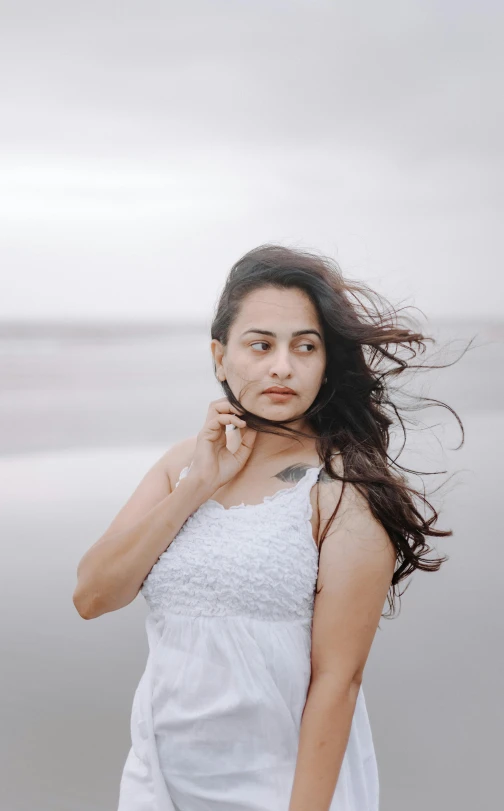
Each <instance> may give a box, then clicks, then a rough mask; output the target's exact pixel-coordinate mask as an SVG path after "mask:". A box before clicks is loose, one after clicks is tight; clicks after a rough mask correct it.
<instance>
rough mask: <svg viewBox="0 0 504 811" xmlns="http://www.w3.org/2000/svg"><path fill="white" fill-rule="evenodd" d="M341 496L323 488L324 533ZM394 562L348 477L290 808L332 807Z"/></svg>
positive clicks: (323, 592) (324, 580)
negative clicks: (365, 669)
mask: <svg viewBox="0 0 504 811" xmlns="http://www.w3.org/2000/svg"><path fill="white" fill-rule="evenodd" d="M340 495H341V483H339V482H337V481H333V480H331V481H330V482H328V483H327V484H324V485H323V486H322V487H321V488H320V530H319V537H320V535H321V533H322V531H323V529H324V527H325V525H326V523H327V521H328V518H329V516H330V515H331V514H332V512H333V511H334V509H335V507H336V503H337V501H338V499H339V498H340ZM395 563H396V552H395V548H394V546H393V544H392V542H391V540H390V538H389V536H388V534H387V532H386V531H385V529H384V527H383V526H382V524H381V523H380V522H379V521H377V520H376V519H375V518H374V516H373V514H372V513H371V510H370V508H369V505H368V503H367V501H366V499H365V498H364V497H363V496H362V495H361V494H360V493H359V492H358V491H357V490H356V489H355V487H354V486H353V485H349V484H346V485H345V489H344V491H343V496H342V497H341V504H340V508H339V510H338V513H337V515H336V518H335V519H334V522H333V524H332V525H331V527H330V530H329V532H328V533H327V536H326V538H325V540H324V542H323V544H322V547H321V551H320V562H319V572H318V580H317V592H319V593H317V594H316V597H315V604H314V611H313V625H312V648H311V667H312V674H311V681H310V686H309V689H308V694H307V698H306V703H305V707H304V711H303V716H302V720H301V729H300V736H299V746H298V755H297V762H296V770H295V774H294V781H293V786H292V792H291V798H290V803H289V811H328V809H329V808H330V805H331V800H332V798H333V794H334V790H335V788H336V783H337V781H338V777H339V773H340V769H341V764H342V762H343V757H344V754H345V751H346V747H347V743H348V738H349V735H350V729H351V724H352V718H353V714H354V709H355V704H356V701H357V696H358V693H359V689H360V685H361V682H362V676H363V672H364V667H365V664H366V660H367V657H368V654H369V651H370V649H371V644H372V642H373V639H374V635H375V633H376V629H377V627H378V623H379V621H380V617H381V614H382V611H383V607H384V603H385V600H386V597H387V592H388V590H389V588H390V584H391V580H392V576H393V573H394V568H395Z"/></svg>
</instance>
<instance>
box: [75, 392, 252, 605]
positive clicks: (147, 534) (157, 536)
mask: <svg viewBox="0 0 504 811" xmlns="http://www.w3.org/2000/svg"><path fill="white" fill-rule="evenodd" d="M227 425H235V426H236V427H244V428H246V430H245V432H244V434H243V437H242V438H241V443H240V445H239V447H238V449H237V450H236V451H235V452H234V453H232V452H231V451H230V450H229V449H228V448H227V442H226V426H227ZM256 436H257V432H256V431H254V430H253V429H249V428H247V426H246V422H245V420H243V419H241V418H240V417H239V416H238V410H237V409H236V408H235V407H234V406H232V405H231V404H230V403H229V400H228V399H227V397H221V398H220V399H218V400H213V401H212V402H211V403H210V406H209V408H208V413H207V417H206V420H205V423H204V425H203V428H202V429H201V431H200V432H199V434H198V435H197V436H196V437H190V438H189V439H185V440H183V441H182V442H179V443H177V444H176V445H174V446H173V447H172V448H170V450H169V451H168V452H167V453H165V454H164V456H162V457H161V459H159V460H158V461H157V462H156V464H155V465H154V466H153V467H152V468H151V470H149V472H148V473H147V474H146V475H145V476H144V478H143V479H142V481H141V482H140V484H139V485H138V487H137V489H136V490H135V492H134V493H133V495H132V496H131V498H130V499H129V500H128V501H127V503H126V504H125V505H124V507H123V508H122V510H121V511H120V512H119V513H118V514H117V516H116V517H115V518H114V520H113V521H112V523H111V525H110V526H109V528H108V529H107V531H106V532H105V533H104V534H103V535H102V536H101V538H99V540H98V541H96V543H95V544H93V546H92V547H91V548H90V549H88V551H87V552H86V554H85V555H84V557H83V558H82V559H81V561H80V563H79V565H78V567H77V578H78V580H77V586H76V588H75V591H74V594H73V603H74V605H75V607H76V609H77V611H78V612H79V614H80V615H81V617H83V618H84V619H93V618H94V617H99V616H101V614H106V613H108V612H109V611H117V609H118V608H123V607H124V606H125V605H128V603H131V602H132V600H134V599H135V597H136V596H137V594H138V592H139V590H140V587H141V585H142V583H143V581H144V580H145V578H146V577H147V575H148V574H149V572H150V570H151V569H152V567H153V566H154V564H155V563H156V561H157V559H158V558H159V556H160V555H162V553H163V552H164V551H165V550H166V548H167V547H168V546H169V545H170V544H171V542H172V541H173V539H174V537H175V536H176V535H177V533H178V531H179V529H180V528H181V527H182V525H183V524H184V522H185V521H186V520H187V518H188V517H189V516H190V515H191V514H192V513H193V512H195V510H197V509H198V507H200V506H201V504H203V503H204V502H205V501H207V499H209V498H210V496H212V495H213V493H214V492H215V491H216V490H218V489H219V488H220V487H221V486H222V485H223V484H225V483H226V482H228V481H229V480H230V479H231V478H233V477H234V476H236V474H237V472H238V471H240V470H241V469H242V468H243V466H244V465H245V464H246V462H247V460H248V458H249V456H250V453H251V451H252V447H253V445H254V442H255V438H256ZM191 457H192V466H191V472H190V473H189V475H188V476H186V477H185V478H184V479H181V480H180V483H179V485H178V487H176V488H175V487H173V488H172V486H171V483H170V477H169V475H168V470H170V471H175V470H176V471H179V470H180V469H181V467H182V466H183V465H184V464H185V460H187V459H188V458H191ZM177 475H178V474H177Z"/></svg>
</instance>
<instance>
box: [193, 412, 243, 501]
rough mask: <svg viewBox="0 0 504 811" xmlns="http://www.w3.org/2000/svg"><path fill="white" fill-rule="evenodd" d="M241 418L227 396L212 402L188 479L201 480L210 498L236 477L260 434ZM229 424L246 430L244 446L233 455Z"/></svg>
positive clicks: (199, 437)
mask: <svg viewBox="0 0 504 811" xmlns="http://www.w3.org/2000/svg"><path fill="white" fill-rule="evenodd" d="M238 415H239V411H238V409H236V408H235V407H234V406H232V405H231V403H230V402H229V400H228V398H227V397H221V398H220V399H219V400H213V401H212V402H211V403H210V406H209V408H208V414H207V418H206V420H205V424H204V425H203V428H202V429H201V431H200V432H199V434H198V437H197V442H196V448H195V451H194V454H193V460H192V463H191V469H190V471H189V473H188V477H189V476H191V478H192V477H194V478H196V479H198V481H200V482H201V483H202V484H203V485H204V487H205V488H207V489H208V492H209V493H210V495H212V494H213V493H215V491H216V490H218V489H219V488H220V487H222V486H223V485H224V484H226V483H227V482H228V481H229V480H230V479H232V478H233V477H234V476H236V474H237V473H238V472H239V471H240V470H241V469H242V467H244V465H245V464H246V462H247V460H248V458H249V456H250V454H251V452H252V448H253V447H254V442H255V440H256V436H257V431H254V430H253V429H252V428H247V423H246V422H245V420H242V419H241V417H239V416H238ZM226 425H235V426H236V427H237V428H242V429H243V428H246V430H245V432H244V434H243V436H242V438H241V444H240V446H239V447H238V449H237V450H236V451H235V452H234V453H231V451H230V450H228V448H227V446H226ZM209 497H210V496H209Z"/></svg>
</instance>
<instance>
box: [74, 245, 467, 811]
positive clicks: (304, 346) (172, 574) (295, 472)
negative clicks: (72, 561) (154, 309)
mask: <svg viewBox="0 0 504 811" xmlns="http://www.w3.org/2000/svg"><path fill="white" fill-rule="evenodd" d="M359 295H360V296H364V297H365V298H367V299H368V305H367V306H364V305H363V304H362V302H361V301H360V299H359ZM374 296H376V294H373V293H372V291H370V290H369V289H368V288H366V287H365V286H364V285H357V284H355V283H353V284H352V283H350V282H348V281H347V280H345V279H344V278H343V276H342V275H341V273H340V271H339V268H338V266H337V265H336V264H335V263H334V262H331V261H330V260H328V259H326V258H322V257H319V256H316V255H314V254H310V253H307V252H302V251H295V250H291V249H289V248H285V247H281V246H275V245H266V246H261V247H259V248H257V249H255V250H252V251H250V252H249V253H248V254H246V255H245V256H244V257H242V258H241V259H240V260H239V261H238V262H237V263H236V264H235V265H234V267H233V268H232V270H231V272H230V274H229V277H228V279H227V282H226V285H225V287H224V290H223V292H222V295H221V297H220V301H219V304H218V307H217V311H216V315H215V318H214V321H213V324H212V330H211V335H212V341H211V351H212V355H213V361H214V371H215V374H216V376H217V379H218V380H219V381H220V383H221V384H222V387H223V390H224V392H225V396H224V397H222V398H221V399H218V400H216V401H214V402H212V403H211V404H210V407H209V409H208V414H207V417H206V420H205V423H204V425H203V427H202V428H201V430H200V432H199V433H198V434H197V435H196V436H193V437H190V438H188V439H185V440H183V441H181V442H179V443H177V444H176V445H175V446H174V447H172V448H171V449H170V450H169V451H168V452H167V453H166V454H164V456H163V457H162V458H161V459H160V460H159V461H158V462H157V463H156V464H155V465H154V466H153V468H152V469H151V470H150V471H149V472H148V473H147V475H146V476H145V477H144V479H143V480H142V482H141V483H140V484H139V486H138V488H137V489H136V491H135V492H134V493H133V495H132V496H131V498H130V499H129V501H128V502H127V503H126V505H125V506H124V507H123V508H122V510H121V511H120V512H119V514H118V515H117V516H116V518H115V519H114V520H113V521H112V524H111V525H110V527H109V528H108V530H107V531H106V532H105V534H104V535H103V536H102V538H100V539H99V541H97V543H95V544H94V546H92V547H91V549H90V550H88V552H87V553H86V555H85V556H84V557H83V559H82V561H81V562H80V564H79V569H78V584H77V588H76V591H75V594H74V603H75V605H76V607H77V609H78V611H79V613H80V614H81V615H82V616H83V617H85V618H91V617H97V616H100V615H101V614H104V613H106V612H107V611H115V610H117V609H118V608H121V607H122V606H124V605H127V604H128V603H130V602H131V601H132V600H133V599H134V598H135V596H136V595H137V593H138V592H139V590H141V591H142V594H143V596H144V597H145V599H146V601H147V603H148V606H149V614H148V617H147V621H146V627H147V633H148V640H149V656H148V660H147V665H146V668H145V671H144V673H143V675H142V678H141V679H140V683H139V685H138V688H137V690H136V692H135V696H134V700H133V707H132V716H131V748H130V751H129V753H128V757H127V760H126V763H125V765H124V769H123V773H122V778H121V784H120V792H119V794H120V796H119V809H118V811H175V810H176V811H223V809H230V811H306V809H310V811H328V809H330V811H377V809H378V794H379V789H378V771H377V762H376V757H375V751H374V746H373V738H372V734H371V729H370V724H369V719H368V715H367V711H366V704H365V699H364V693H363V690H362V678H363V672H364V667H365V664H366V660H367V657H368V654H369V651H370V648H371V644H372V641H373V637H374V635H375V632H376V629H377V626H378V623H379V620H380V617H381V615H382V609H383V605H384V602H385V599H386V598H389V604H390V605H391V607H393V604H394V603H393V599H392V600H391V599H390V597H389V591H390V590H392V592H393V591H394V589H395V588H396V586H397V584H398V582H399V581H400V580H401V579H403V578H404V577H405V576H406V575H407V574H409V573H411V572H412V571H414V569H415V568H422V569H424V570H426V571H435V570H437V569H439V567H440V565H441V563H442V562H443V561H444V560H445V559H446V558H441V559H435V560H430V561H428V562H426V561H423V560H422V558H423V557H424V556H425V555H426V553H427V552H429V551H430V549H429V546H428V545H427V544H426V542H425V538H426V536H429V535H430V536H438V537H439V536H446V535H451V534H452V533H451V531H441V530H435V529H434V528H433V526H432V525H433V523H434V521H435V519H437V513H436V512H435V510H433V508H431V509H432V510H433V516H432V517H431V518H429V519H423V518H422V517H421V515H420V512H419V511H418V509H417V507H416V505H415V501H414V500H415V497H419V498H422V497H421V496H419V494H418V493H416V492H415V491H414V490H412V489H411V488H410V487H409V486H408V485H407V483H406V479H405V477H404V476H403V475H402V474H400V473H398V472H397V471H396V470H394V469H393V468H394V466H396V467H399V466H398V464H397V462H395V461H394V460H392V459H390V457H389V456H388V453H387V448H388V444H389V433H388V430H389V427H390V426H391V424H392V421H393V420H392V416H391V415H390V414H389V413H387V410H392V411H393V412H395V413H396V415H398V410H397V406H396V405H395V404H394V403H393V402H392V401H391V400H390V399H389V391H388V388H387V385H386V383H387V378H388V376H389V375H397V374H398V373H400V372H402V371H404V370H405V369H407V368H408V364H407V363H406V361H404V360H403V359H401V358H400V350H401V349H402V348H404V347H406V348H407V351H409V352H410V355H413V356H414V354H415V352H414V350H413V345H415V344H416V345H417V346H424V343H423V336H422V335H421V334H420V333H418V332H414V331H410V330H409V329H407V328H406V327H405V326H400V325H398V323H397V314H396V313H395V312H394V311H393V310H389V311H388V312H387V313H386V312H384V311H380V309H379V308H377V307H376V306H375V307H374V309H373V297H374ZM369 302H371V306H370V305H369ZM427 340H431V339H427ZM391 345H392V346H394V347H395V351H394V352H392V351H391V349H390V347H391ZM384 360H385V361H387V362H388V363H389V368H388V369H385V370H384V369H383V368H382V367H381V366H380V364H381V363H382V362H383V361H384ZM450 410H452V409H450ZM452 413H454V412H452ZM457 419H458V417H457ZM459 423H460V421H459ZM401 424H402V421H401ZM228 428H229V429H230V430H229V431H228V430H227V429H228ZM423 500H424V503H425V504H427V505H428V506H430V505H429V504H428V502H427V501H426V500H425V498H424V499H423Z"/></svg>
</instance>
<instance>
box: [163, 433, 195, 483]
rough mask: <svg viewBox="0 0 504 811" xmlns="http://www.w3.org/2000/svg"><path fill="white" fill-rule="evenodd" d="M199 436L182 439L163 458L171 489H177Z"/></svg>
mask: <svg viewBox="0 0 504 811" xmlns="http://www.w3.org/2000/svg"><path fill="white" fill-rule="evenodd" d="M197 439H198V437H197V435H196V434H195V435H194V436H190V437H187V438H186V439H181V440H180V441H179V442H176V443H175V444H174V445H172V446H171V448H169V449H168V450H167V451H166V453H165V454H164V455H163V457H162V464H163V465H164V469H165V472H166V475H167V476H168V479H169V482H170V486H171V489H172V490H173V488H174V487H175V485H176V483H177V481H178V479H179V476H180V474H181V472H182V470H183V468H185V467H188V465H189V464H190V463H191V459H192V457H193V454H194V449H195V447H196V442H197Z"/></svg>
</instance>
